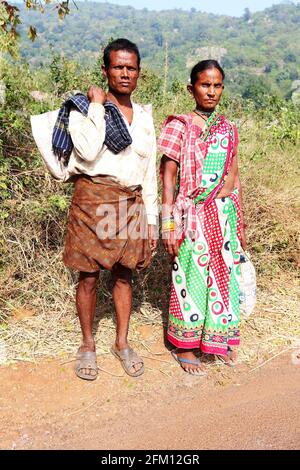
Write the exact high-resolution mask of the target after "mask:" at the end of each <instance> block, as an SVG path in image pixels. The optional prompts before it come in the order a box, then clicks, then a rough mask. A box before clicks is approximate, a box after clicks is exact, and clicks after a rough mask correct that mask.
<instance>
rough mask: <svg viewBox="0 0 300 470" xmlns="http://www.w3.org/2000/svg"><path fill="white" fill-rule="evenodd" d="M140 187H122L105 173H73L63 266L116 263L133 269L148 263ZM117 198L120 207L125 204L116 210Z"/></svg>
mask: <svg viewBox="0 0 300 470" xmlns="http://www.w3.org/2000/svg"><path fill="white" fill-rule="evenodd" d="M141 189H142V188H141V186H138V187H135V188H126V187H124V186H121V185H120V184H118V183H116V182H114V181H112V180H110V179H109V178H107V177H101V176H97V177H89V176H87V175H80V176H79V177H77V179H76V182H75V190H74V194H73V198H72V203H71V206H70V211H69V220H68V227H67V235H66V239H65V249H64V255H63V260H64V263H65V265H66V266H68V267H69V268H71V269H75V270H77V271H83V272H97V271H99V270H100V269H101V268H106V269H109V270H111V269H112V268H113V266H114V265H115V264H116V263H120V264H121V265H122V266H125V267H127V268H130V269H136V270H141V269H143V268H145V267H147V266H148V265H149V263H150V260H151V250H150V246H149V240H148V225H147V216H146V212H145V206H144V202H143V200H142V195H141ZM120 201H121V206H122V204H123V207H125V206H126V204H127V211H125V213H124V210H121V211H120ZM124 204H125V206H124ZM106 209H107V210H106ZM120 212H122V213H120ZM124 214H125V216H124ZM103 230H104V231H103Z"/></svg>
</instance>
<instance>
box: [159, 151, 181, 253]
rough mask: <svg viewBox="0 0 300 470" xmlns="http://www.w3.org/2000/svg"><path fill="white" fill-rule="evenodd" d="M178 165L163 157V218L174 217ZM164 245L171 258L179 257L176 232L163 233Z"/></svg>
mask: <svg viewBox="0 0 300 470" xmlns="http://www.w3.org/2000/svg"><path fill="white" fill-rule="evenodd" d="M177 171H178V164H177V163H176V162H175V161H174V160H171V159H170V158H168V157H167V156H166V155H163V157H162V183H163V192H162V217H163V219H164V218H169V217H172V213H173V206H174V201H175V191H176V180H177ZM162 237H163V243H164V246H165V248H166V250H167V252H168V253H169V254H170V255H171V256H177V255H178V241H177V239H176V236H175V231H174V230H167V231H163V234H162Z"/></svg>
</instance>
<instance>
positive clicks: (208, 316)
mask: <svg viewBox="0 0 300 470" xmlns="http://www.w3.org/2000/svg"><path fill="white" fill-rule="evenodd" d="M224 78H225V74H224V71H223V69H222V68H221V66H220V65H219V63H218V62H217V61H215V60H204V61H201V62H199V63H197V64H196V65H195V66H194V68H193V69H192V71H191V79H190V85H188V91H189V93H190V94H191V95H192V96H193V98H194V100H195V109H194V110H193V111H192V112H189V113H187V114H182V115H175V116H169V117H168V118H167V120H166V121H165V123H164V126H163V130H162V133H161V136H160V139H159V148H160V151H161V153H162V154H163V157H162V165H161V173H162V181H163V221H162V231H163V240H164V245H165V248H166V250H167V251H168V253H169V254H170V255H171V256H172V257H174V259H173V269H172V286H171V298H170V309H169V324H168V332H167V337H168V340H169V341H170V342H171V343H172V344H173V345H174V346H176V347H177V350H176V351H173V352H172V354H173V356H174V358H175V359H176V360H177V361H178V362H179V364H180V365H181V367H182V368H183V369H184V370H185V371H186V372H188V373H191V374H193V375H205V374H206V368H205V366H204V364H203V363H201V361H200V359H198V358H197V356H196V355H195V352H197V350H198V351H199V350H200V351H202V352H204V353H208V354H216V355H218V357H219V358H220V359H222V360H223V361H224V362H225V363H226V364H228V365H230V366H233V365H234V364H235V362H236V359H237V351H236V349H237V346H238V345H239V276H240V265H239V263H240V247H241V246H242V248H244V249H246V241H245V225H244V223H243V217H242V212H241V205H242V193H241V184H240V179H239V174H238V163H237V144H238V136H237V130H236V128H235V127H234V126H233V125H232V124H231V123H230V121H229V120H228V119H227V118H225V116H222V115H219V114H217V112H216V106H217V105H218V103H219V101H220V99H221V96H222V92H223V88H224V85H223V81H224ZM178 173H179V175H178ZM177 176H179V183H178V185H177V186H178V189H179V191H178V194H177V195H176V196H175V192H176V182H177Z"/></svg>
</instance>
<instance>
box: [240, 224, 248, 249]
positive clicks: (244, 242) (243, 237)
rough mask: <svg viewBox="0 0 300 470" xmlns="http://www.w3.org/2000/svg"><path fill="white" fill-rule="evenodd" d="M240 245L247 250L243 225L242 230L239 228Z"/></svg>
mask: <svg viewBox="0 0 300 470" xmlns="http://www.w3.org/2000/svg"><path fill="white" fill-rule="evenodd" d="M241 246H242V248H243V250H244V251H246V250H247V240H246V232H245V227H242V230H241Z"/></svg>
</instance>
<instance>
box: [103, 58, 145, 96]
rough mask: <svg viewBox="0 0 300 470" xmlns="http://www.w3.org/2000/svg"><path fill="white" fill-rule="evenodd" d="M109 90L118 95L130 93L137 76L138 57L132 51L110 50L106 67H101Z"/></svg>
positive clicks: (134, 85) (133, 88)
mask: <svg viewBox="0 0 300 470" xmlns="http://www.w3.org/2000/svg"><path fill="white" fill-rule="evenodd" d="M102 72H103V75H104V76H105V77H106V78H107V81H108V88H109V90H110V91H112V92H115V93H117V94H119V95H131V93H132V92H133V91H134V90H135V89H136V85H137V80H138V78H139V68H138V58H137V56H136V54H135V53H134V52H128V51H126V50H121V51H111V53H110V64H109V67H108V69H106V68H105V67H103V68H102Z"/></svg>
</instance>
